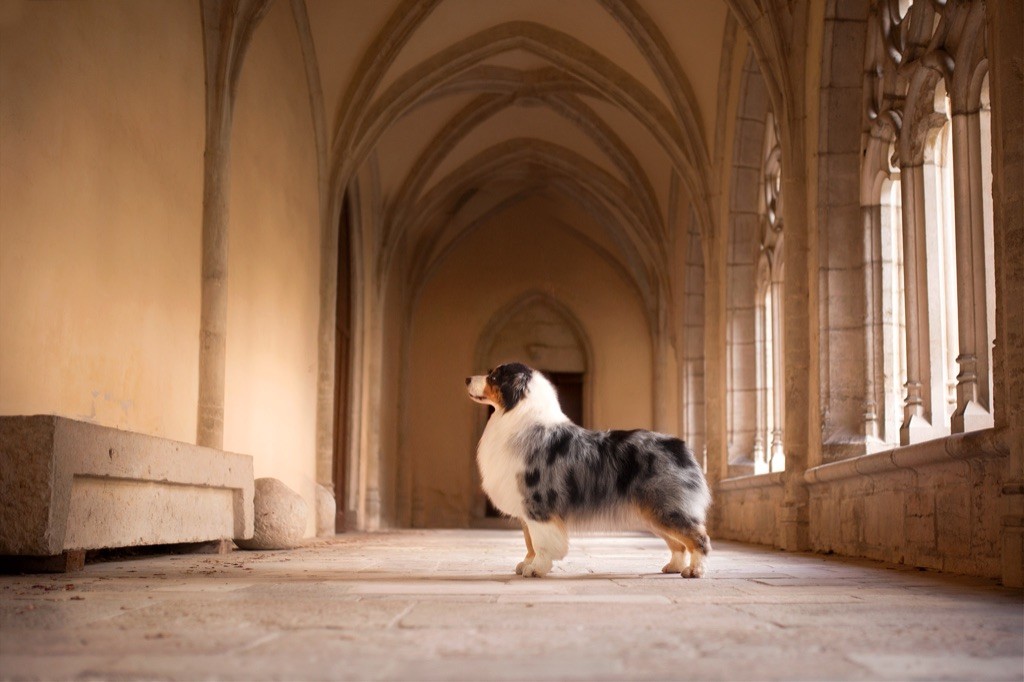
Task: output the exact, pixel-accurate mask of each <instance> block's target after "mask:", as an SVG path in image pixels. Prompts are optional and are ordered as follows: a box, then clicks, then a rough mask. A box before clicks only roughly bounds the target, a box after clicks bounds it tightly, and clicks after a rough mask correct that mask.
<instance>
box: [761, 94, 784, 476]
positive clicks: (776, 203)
mask: <svg viewBox="0 0 1024 682" xmlns="http://www.w3.org/2000/svg"><path fill="white" fill-rule="evenodd" d="M767 118H768V120H767V121H766V123H765V140H764V149H765V151H764V154H763V158H764V161H763V164H762V167H761V197H760V207H759V209H760V210H759V213H760V218H761V220H760V254H759V257H758V264H757V274H756V277H757V288H756V292H757V293H756V297H757V298H756V310H755V314H756V319H755V339H754V341H755V348H756V362H755V366H756V371H757V422H758V424H757V435H756V437H755V439H754V472H755V473H769V472H774V471H782V470H783V469H784V468H785V455H784V453H783V448H782V436H783V431H782V427H783V409H784V405H783V387H782V381H781V379H782V376H783V374H782V358H783V355H782V338H783V337H782V282H783V278H782V242H783V240H782V165H781V159H782V148H781V146H780V145H779V136H778V132H777V131H776V127H775V120H774V117H773V116H772V114H771V112H769V113H768V117H767Z"/></svg>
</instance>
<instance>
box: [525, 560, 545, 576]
mask: <svg viewBox="0 0 1024 682" xmlns="http://www.w3.org/2000/svg"><path fill="white" fill-rule="evenodd" d="M550 570H551V559H544V558H542V557H537V558H535V559H534V560H533V562H532V563H529V564H527V563H525V562H524V563H523V573H522V575H523V577H524V578H543V577H544V576H546V575H547V574H548V571H550Z"/></svg>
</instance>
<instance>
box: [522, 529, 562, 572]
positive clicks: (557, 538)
mask: <svg viewBox="0 0 1024 682" xmlns="http://www.w3.org/2000/svg"><path fill="white" fill-rule="evenodd" d="M526 526H527V530H528V533H529V537H530V542H531V544H532V545H533V547H534V557H533V561H531V562H530V563H528V564H525V565H524V566H523V577H524V578H542V577H544V576H545V575H547V574H548V571H550V570H551V564H552V563H553V562H555V561H558V560H559V559H564V558H565V555H566V554H568V552H569V534H568V533H567V532H566V530H565V522H564V521H562V519H559V518H552V519H551V520H550V521H527V522H526Z"/></svg>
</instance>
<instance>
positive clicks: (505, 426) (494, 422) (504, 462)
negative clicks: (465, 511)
mask: <svg viewBox="0 0 1024 682" xmlns="http://www.w3.org/2000/svg"><path fill="white" fill-rule="evenodd" d="M510 421H512V420H509V419H508V418H504V419H503V418H502V417H500V416H497V415H495V416H492V417H491V419H490V420H489V421H488V422H487V428H485V429H484V434H483V436H481V438H480V445H479V447H478V448H477V453H476V461H477V464H478V465H479V467H480V478H481V482H482V485H483V489H484V492H485V493H487V496H488V497H489V498H491V502H492V503H493V504H494V506H495V507H497V508H498V509H499V510H501V511H502V512H503V513H505V514H508V515H509V516H514V517H520V518H521V517H522V516H523V497H522V494H521V493H520V492H519V477H520V476H521V475H522V473H523V466H524V465H523V456H522V453H519V452H517V451H516V450H515V449H514V447H513V437H514V433H512V432H511V428H510V427H511V424H509V422H510Z"/></svg>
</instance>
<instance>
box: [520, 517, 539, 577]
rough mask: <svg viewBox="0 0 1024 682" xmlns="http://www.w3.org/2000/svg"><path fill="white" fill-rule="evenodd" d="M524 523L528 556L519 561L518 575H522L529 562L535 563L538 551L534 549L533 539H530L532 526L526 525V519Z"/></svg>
mask: <svg viewBox="0 0 1024 682" xmlns="http://www.w3.org/2000/svg"><path fill="white" fill-rule="evenodd" d="M522 524H523V537H525V538H526V558H525V559H523V560H522V561H520V562H519V564H518V565H517V566H516V575H522V574H523V569H524V568H526V566H528V565H529V564H532V563H533V558H534V557H535V556H536V553H534V551H533V540H531V539H530V527H529V526H527V525H526V521H522Z"/></svg>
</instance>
